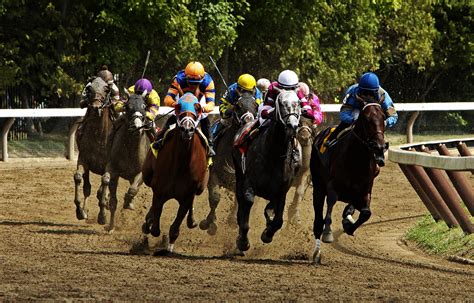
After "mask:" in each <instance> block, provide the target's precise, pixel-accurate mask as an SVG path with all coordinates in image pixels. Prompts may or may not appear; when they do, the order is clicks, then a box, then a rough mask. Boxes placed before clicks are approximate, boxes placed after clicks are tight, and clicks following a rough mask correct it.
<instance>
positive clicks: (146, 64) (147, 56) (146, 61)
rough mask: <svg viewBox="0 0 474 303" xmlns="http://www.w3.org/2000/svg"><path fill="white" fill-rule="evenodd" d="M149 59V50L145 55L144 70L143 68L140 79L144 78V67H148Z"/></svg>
mask: <svg viewBox="0 0 474 303" xmlns="http://www.w3.org/2000/svg"><path fill="white" fill-rule="evenodd" d="M149 59H150V50H148V53H147V55H146V60H145V68H143V73H142V77H141V78H142V79H143V76H145V71H146V67H147V66H148V60H149Z"/></svg>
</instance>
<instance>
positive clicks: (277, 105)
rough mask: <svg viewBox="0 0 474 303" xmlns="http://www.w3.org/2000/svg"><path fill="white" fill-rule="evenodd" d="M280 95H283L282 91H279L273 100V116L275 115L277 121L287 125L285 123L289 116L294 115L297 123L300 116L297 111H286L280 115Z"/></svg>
mask: <svg viewBox="0 0 474 303" xmlns="http://www.w3.org/2000/svg"><path fill="white" fill-rule="evenodd" d="M282 95H283V92H280V93H279V94H278V96H277V98H276V100H275V116H276V119H277V121H279V122H281V123H282V124H283V125H284V126H285V127H287V123H288V120H289V119H290V117H291V116H295V118H296V119H297V121H298V123H299V121H300V116H301V115H300V113H299V112H294V113H288V114H286V115H284V116H282V115H281V110H280V104H281V98H282Z"/></svg>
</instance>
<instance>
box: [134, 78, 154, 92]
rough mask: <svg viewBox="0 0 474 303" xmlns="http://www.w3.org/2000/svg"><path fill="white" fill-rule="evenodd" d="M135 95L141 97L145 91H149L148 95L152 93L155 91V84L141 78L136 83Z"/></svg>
mask: <svg viewBox="0 0 474 303" xmlns="http://www.w3.org/2000/svg"><path fill="white" fill-rule="evenodd" d="M134 90H135V94H138V95H141V94H142V93H143V92H144V91H145V90H146V91H147V94H149V93H151V91H152V90H153V84H151V81H150V80H148V79H145V78H141V79H140V80H138V81H137V82H136V83H135V88H134Z"/></svg>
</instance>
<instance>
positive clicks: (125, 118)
mask: <svg viewBox="0 0 474 303" xmlns="http://www.w3.org/2000/svg"><path fill="white" fill-rule="evenodd" d="M145 95H146V91H145V92H144V93H143V94H142V95H136V94H132V95H130V96H129V99H128V101H127V102H126V103H125V113H124V114H122V115H121V116H120V117H119V118H118V119H117V121H116V122H115V124H114V131H113V132H112V134H111V136H110V140H109V144H107V153H108V161H107V166H106V168H105V173H104V175H103V176H102V186H103V187H104V188H105V187H108V188H109V190H110V202H109V209H110V223H109V226H108V227H107V229H108V230H109V231H113V230H114V227H115V212H116V210H117V186H118V179H119V177H121V178H124V179H125V180H128V181H129V182H130V187H129V189H128V192H127V193H126V194H125V197H124V205H123V207H124V208H125V209H134V206H133V202H132V201H133V198H134V197H135V195H136V194H137V193H138V189H139V187H140V185H141V184H142V183H143V178H142V165H143V162H144V161H145V157H146V154H147V151H148V149H149V145H150V141H149V139H148V136H147V135H146V132H145V130H144V126H145V125H144V121H145V101H144V96H145ZM99 206H100V212H99V223H100V224H105V223H106V215H105V207H106V193H105V191H103V193H102V199H101V200H100V203H99Z"/></svg>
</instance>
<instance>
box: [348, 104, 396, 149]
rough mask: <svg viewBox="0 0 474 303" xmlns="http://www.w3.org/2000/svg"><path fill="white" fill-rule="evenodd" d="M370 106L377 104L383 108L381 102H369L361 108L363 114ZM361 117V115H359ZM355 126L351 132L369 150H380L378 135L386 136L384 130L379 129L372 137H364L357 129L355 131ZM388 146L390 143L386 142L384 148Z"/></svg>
mask: <svg viewBox="0 0 474 303" xmlns="http://www.w3.org/2000/svg"><path fill="white" fill-rule="evenodd" d="M369 106H377V107H379V108H382V106H381V105H380V104H379V103H367V104H365V105H364V107H362V109H361V111H360V112H361V114H362V113H363V112H364V110H365V109H366V108H367V107H369ZM359 119H360V117H359ZM354 129H355V127H354V128H352V129H351V134H352V135H353V136H354V137H355V138H356V139H357V140H358V141H359V142H361V143H362V144H363V145H364V146H365V147H366V148H367V149H368V150H369V151H371V152H374V153H375V152H377V151H378V150H377V149H378V146H377V143H376V139H375V138H376V137H378V136H380V135H381V136H384V132H383V131H382V130H377V131H376V132H375V133H374V134H372V135H371V136H370V137H367V138H365V139H364V138H362V137H361V136H360V135H358V134H357V133H356V132H355V131H354ZM386 148H388V143H386V144H385V147H384V149H386Z"/></svg>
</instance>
